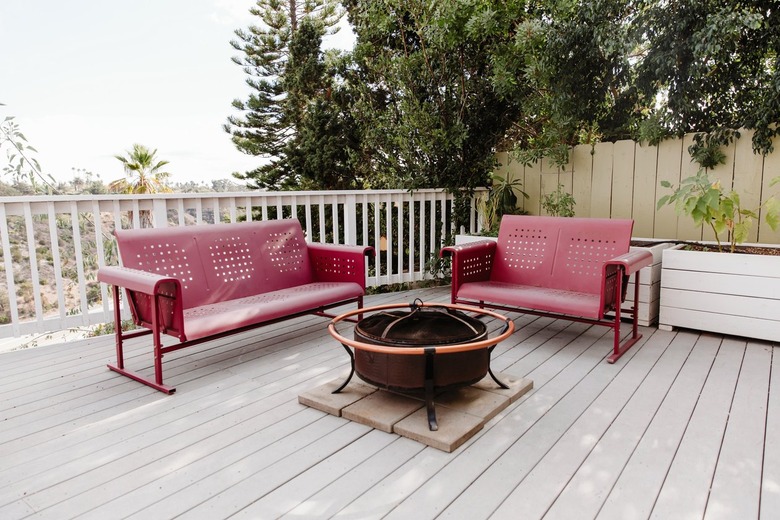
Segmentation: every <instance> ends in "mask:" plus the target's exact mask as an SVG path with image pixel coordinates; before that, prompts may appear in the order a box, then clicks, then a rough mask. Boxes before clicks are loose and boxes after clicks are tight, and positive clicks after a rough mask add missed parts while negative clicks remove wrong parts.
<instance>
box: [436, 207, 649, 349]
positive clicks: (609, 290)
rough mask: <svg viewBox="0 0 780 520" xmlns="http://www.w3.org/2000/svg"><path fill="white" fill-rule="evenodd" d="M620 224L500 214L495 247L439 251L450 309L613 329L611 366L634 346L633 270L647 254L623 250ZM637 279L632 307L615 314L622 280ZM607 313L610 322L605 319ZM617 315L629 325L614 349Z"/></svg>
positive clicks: (624, 227)
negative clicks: (446, 263) (448, 266)
mask: <svg viewBox="0 0 780 520" xmlns="http://www.w3.org/2000/svg"><path fill="white" fill-rule="evenodd" d="M633 224H634V223H633V221H632V220H627V219H597V218H561V217H535V216H527V215H507V216H504V218H503V219H502V221H501V227H500V230H499V236H498V240H497V241H496V242H493V241H480V242H472V243H470V244H465V245H461V246H450V247H445V248H443V249H442V252H441V254H442V255H451V256H452V294H451V301H452V303H462V304H466V305H477V306H480V307H490V308H494V309H500V310H503V311H519V312H526V313H529V314H535V315H542V316H550V315H552V316H556V317H561V318H565V319H569V320H573V321H578V322H583V323H590V324H595V325H604V326H608V327H611V328H612V329H613V330H614V347H613V354H612V355H610V356H609V358H607V361H608V362H610V363H614V362H615V361H616V360H617V359H618V358H619V357H620V356H621V355H622V354H623V353H624V352H625V351H626V350H628V349H629V348H630V347H631V346H632V345H634V344H635V343H636V342H637V341H638V340H639V339H640V338H641V335H640V334H639V331H638V318H639V317H638V312H637V311H638V308H639V270H640V269H642V268H643V267H646V266H648V265H650V264H651V263H652V255H651V254H650V253H649V252H647V251H629V247H630V242H631V231H632V228H633ZM631 274H636V278H635V283H636V285H635V291H634V297H633V306H632V307H631V308H629V309H621V304H622V302H623V301H625V298H626V287H627V281H628V277H629V276H630V275H631ZM610 312H614V313H615V316H614V317H612V316H609V315H608V313H610ZM622 314H627V315H628V316H629V317H630V318H631V319H632V321H633V326H632V334H631V336H630V337H629V338H628V339H627V340H626V341H625V342H624V343H622V344H621V343H620V323H621V318H622Z"/></svg>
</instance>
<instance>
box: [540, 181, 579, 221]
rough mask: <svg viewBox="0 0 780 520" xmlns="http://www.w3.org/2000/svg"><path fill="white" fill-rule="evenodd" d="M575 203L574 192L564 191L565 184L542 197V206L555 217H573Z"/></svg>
mask: <svg viewBox="0 0 780 520" xmlns="http://www.w3.org/2000/svg"><path fill="white" fill-rule="evenodd" d="M575 204H576V202H575V201H574V197H573V196H572V194H571V193H567V192H565V191H563V184H559V185H558V189H556V190H555V191H554V192H552V193H549V194H547V195H545V196H544V198H543V199H542V208H544V210H545V211H546V212H547V214H548V215H551V216H553V217H573V216H574V205H575Z"/></svg>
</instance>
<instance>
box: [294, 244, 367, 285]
mask: <svg viewBox="0 0 780 520" xmlns="http://www.w3.org/2000/svg"><path fill="white" fill-rule="evenodd" d="M308 247H309V260H311V264H312V270H313V275H314V279H315V280H316V281H318V282H354V283H357V284H358V285H360V286H361V287H362V288H363V290H365V288H366V262H365V259H366V258H367V257H368V258H373V257H374V248H373V247H371V246H349V245H343V244H320V243H313V244H309V246H308Z"/></svg>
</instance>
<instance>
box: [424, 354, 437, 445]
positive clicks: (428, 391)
mask: <svg viewBox="0 0 780 520" xmlns="http://www.w3.org/2000/svg"><path fill="white" fill-rule="evenodd" d="M435 355H436V349H435V348H433V347H428V348H426V349H425V408H426V409H427V411H428V429H429V430H431V431H432V432H435V431H437V430H438V429H439V423H437V422H436V409H435V408H434V406H433V396H434V391H433V390H434V386H433V383H434V380H433V367H434V365H433V359H434V356H435Z"/></svg>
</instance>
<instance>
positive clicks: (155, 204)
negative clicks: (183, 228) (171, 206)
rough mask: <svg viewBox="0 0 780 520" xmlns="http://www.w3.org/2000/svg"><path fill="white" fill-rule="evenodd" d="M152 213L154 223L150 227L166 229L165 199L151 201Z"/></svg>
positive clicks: (166, 203) (166, 210)
mask: <svg viewBox="0 0 780 520" xmlns="http://www.w3.org/2000/svg"><path fill="white" fill-rule="evenodd" d="M152 213H153V214H154V222H153V223H152V227H156V228H159V227H168V201H167V200H165V199H153V200H152Z"/></svg>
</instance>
